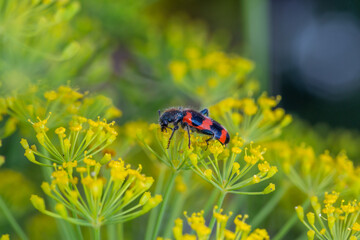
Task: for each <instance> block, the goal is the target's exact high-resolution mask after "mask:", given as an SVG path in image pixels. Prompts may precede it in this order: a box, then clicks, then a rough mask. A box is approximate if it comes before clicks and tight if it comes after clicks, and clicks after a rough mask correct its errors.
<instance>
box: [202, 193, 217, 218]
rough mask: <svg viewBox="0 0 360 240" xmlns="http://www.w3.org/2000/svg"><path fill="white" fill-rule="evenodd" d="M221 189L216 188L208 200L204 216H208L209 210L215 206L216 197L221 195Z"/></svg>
mask: <svg viewBox="0 0 360 240" xmlns="http://www.w3.org/2000/svg"><path fill="white" fill-rule="evenodd" d="M219 193H220V192H219V190H218V189H217V188H215V189H214V190H213V191H212V193H211V195H210V197H209V199H208V200H207V201H206V204H205V207H204V216H207V215H208V214H209V212H210V211H211V209H212V207H213V206H214V203H215V200H216V197H217V196H218V195H219Z"/></svg>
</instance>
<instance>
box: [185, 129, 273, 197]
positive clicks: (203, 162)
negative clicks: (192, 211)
mask: <svg viewBox="0 0 360 240" xmlns="http://www.w3.org/2000/svg"><path fill="white" fill-rule="evenodd" d="M243 142H244V141H243V140H242V139H241V138H240V137H239V136H237V135H236V136H234V137H233V139H232V140H231V143H230V149H231V151H229V150H228V149H227V148H224V147H223V146H222V145H221V144H220V143H218V142H217V141H211V142H209V152H210V153H211V154H210V155H206V153H204V152H203V153H199V154H196V153H191V154H190V156H189V158H190V161H191V163H192V166H191V168H192V169H193V171H194V172H195V173H197V174H198V175H199V176H200V177H202V178H203V179H204V180H206V181H207V182H209V183H211V184H212V185H214V186H215V187H216V188H218V189H219V190H221V191H222V192H225V193H227V192H229V193H236V194H267V193H270V192H272V191H274V190H275V185H274V184H270V185H269V186H268V187H266V188H265V190H264V191H261V192H241V191H240V189H242V188H244V187H246V186H249V185H253V184H257V183H259V182H262V181H265V180H267V179H269V178H271V177H272V176H274V175H275V174H276V173H277V168H276V167H275V166H270V164H269V163H268V162H267V161H265V160H264V157H263V154H264V153H265V151H266V149H264V148H262V147H261V146H257V147H254V146H253V144H252V143H251V144H250V147H249V148H248V147H245V149H244V151H243V150H242V149H243ZM243 152H244V154H243ZM255 166H257V168H258V170H257V171H256V170H255V169H254V167H255ZM251 173H254V174H253V175H251Z"/></svg>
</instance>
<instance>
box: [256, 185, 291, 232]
mask: <svg viewBox="0 0 360 240" xmlns="http://www.w3.org/2000/svg"><path fill="white" fill-rule="evenodd" d="M288 188H289V184H286V185H284V186H283V187H282V188H280V189H279V190H277V191H275V194H274V195H273V196H272V198H271V199H270V201H268V202H267V203H266V205H265V206H264V207H262V208H261V211H260V212H259V213H258V214H256V217H255V218H254V219H253V220H252V221H251V223H250V225H251V226H252V227H253V228H257V227H258V226H259V224H260V223H261V222H262V221H263V220H264V219H265V218H266V217H267V216H268V215H269V214H270V213H271V212H272V211H273V210H274V207H275V206H276V205H277V204H278V203H279V201H280V200H281V198H282V197H283V196H284V194H285V193H286V191H287V190H288Z"/></svg>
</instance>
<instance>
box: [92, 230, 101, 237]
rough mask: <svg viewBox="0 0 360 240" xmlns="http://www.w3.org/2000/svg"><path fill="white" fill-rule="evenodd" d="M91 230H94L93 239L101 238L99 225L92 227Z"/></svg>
mask: <svg viewBox="0 0 360 240" xmlns="http://www.w3.org/2000/svg"><path fill="white" fill-rule="evenodd" d="M93 230H94V232H93V234H94V235H93V239H94V240H100V239H101V238H100V227H93Z"/></svg>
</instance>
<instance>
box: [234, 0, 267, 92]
mask: <svg viewBox="0 0 360 240" xmlns="http://www.w3.org/2000/svg"><path fill="white" fill-rule="evenodd" d="M240 4H241V5H242V6H241V8H240V9H241V11H242V12H241V16H243V19H242V20H243V21H242V22H243V23H244V26H243V27H244V36H245V37H244V38H245V43H246V47H245V48H246V52H247V54H248V55H249V56H250V57H251V59H252V60H254V62H256V69H255V71H254V73H253V74H254V77H255V78H256V79H258V80H259V82H260V92H262V91H269V90H271V89H270V85H269V29H270V28H269V5H270V1H268V0H258V1H247V0H241V1H240Z"/></svg>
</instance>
